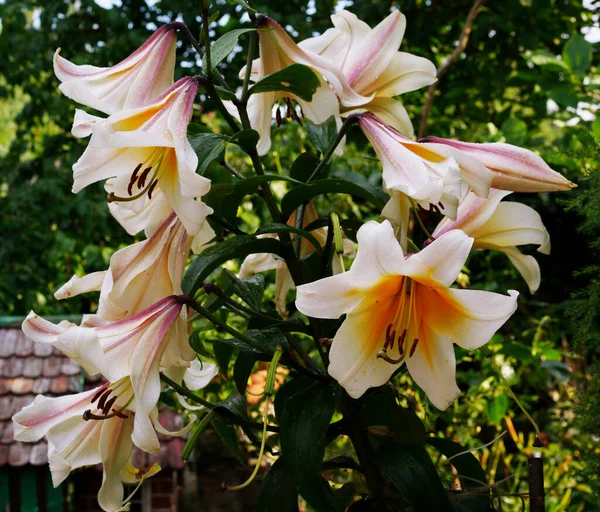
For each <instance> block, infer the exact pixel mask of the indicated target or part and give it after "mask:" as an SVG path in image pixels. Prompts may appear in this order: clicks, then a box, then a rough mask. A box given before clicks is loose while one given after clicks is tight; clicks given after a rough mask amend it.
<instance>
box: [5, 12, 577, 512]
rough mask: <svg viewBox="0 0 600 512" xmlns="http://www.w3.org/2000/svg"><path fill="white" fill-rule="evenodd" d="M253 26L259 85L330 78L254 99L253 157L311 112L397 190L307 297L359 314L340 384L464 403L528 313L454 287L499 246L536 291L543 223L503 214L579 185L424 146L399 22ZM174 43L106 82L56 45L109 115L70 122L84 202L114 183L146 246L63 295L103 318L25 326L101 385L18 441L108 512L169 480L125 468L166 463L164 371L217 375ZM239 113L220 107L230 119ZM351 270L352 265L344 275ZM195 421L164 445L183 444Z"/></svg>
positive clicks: (526, 210) (201, 208) (460, 145)
mask: <svg viewBox="0 0 600 512" xmlns="http://www.w3.org/2000/svg"><path fill="white" fill-rule="evenodd" d="M256 22H257V30H258V37H259V43H260V57H259V58H258V59H256V60H255V61H254V62H251V63H248V65H249V66H251V69H250V70H249V71H248V73H249V76H250V78H251V79H252V80H254V81H259V80H261V79H263V78H264V77H266V76H269V75H271V74H273V73H276V72H278V71H281V70H282V69H284V68H286V67H288V66H291V65H293V64H301V65H304V66H307V67H309V68H310V69H311V70H312V71H313V72H314V73H315V74H316V75H317V77H318V79H319V84H320V86H319V88H318V89H317V91H316V93H315V94H314V95H313V97H312V100H311V101H306V100H305V99H302V98H300V97H298V96H295V95H293V94H291V93H289V92H287V91H285V90H279V91H271V92H262V93H258V94H253V95H251V96H250V99H249V101H248V104H247V120H248V121H249V123H250V125H251V127H252V128H254V129H255V130H256V131H257V132H258V134H259V139H258V144H257V146H256V152H257V155H256V157H257V158H258V156H259V155H264V154H266V153H267V151H268V150H269V148H270V146H271V136H270V131H271V125H272V124H273V119H272V118H273V115H275V119H276V122H277V123H279V122H280V121H281V114H280V111H279V109H280V106H281V105H282V104H283V105H287V108H288V111H291V115H293V116H294V117H296V118H297V119H298V120H299V119H300V116H306V117H307V118H308V119H310V120H311V121H313V122H315V123H321V122H324V121H326V120H327V119H329V118H330V117H331V116H333V117H334V119H335V120H336V124H337V126H338V128H339V127H341V126H342V124H346V123H349V124H350V123H353V122H357V123H358V125H359V127H360V129H361V130H362V132H363V133H364V135H365V136H366V137H367V139H368V140H369V142H370V143H371V145H372V147H373V149H374V151H375V153H376V155H377V157H378V158H379V160H380V162H381V165H382V168H383V187H384V188H385V190H386V191H387V193H388V194H389V196H390V199H389V202H388V203H387V205H386V206H385V208H383V210H382V211H381V212H380V216H379V219H378V220H371V221H369V222H366V223H365V224H364V225H363V226H362V227H361V228H360V229H359V230H358V234H357V241H358V251H357V252H356V253H355V247H354V245H353V244H352V243H351V242H350V241H349V240H347V239H342V237H341V236H339V240H340V243H339V247H338V248H337V251H338V255H339V257H340V259H339V260H334V262H333V264H332V265H331V269H332V274H333V275H332V276H330V277H326V278H323V279H320V280H317V281H314V282H310V283H308V284H302V285H300V286H298V287H297V296H296V308H297V309H298V310H299V311H300V312H301V313H303V314H305V315H307V316H309V317H313V318H323V319H339V318H341V317H345V318H344V320H343V322H342V323H341V326H340V327H339V329H338V330H337V332H336V334H335V336H334V338H333V343H332V345H331V350H330V353H329V366H328V372H329V375H330V376H331V377H332V378H333V379H335V380H336V381H338V382H339V384H340V385H341V386H343V387H344V388H345V390H346V392H347V393H348V394H349V395H350V396H351V397H353V398H358V397H360V396H361V395H363V394H364V393H365V392H366V391H367V389H369V388H371V387H375V386H380V385H383V384H385V383H386V382H388V380H389V379H390V378H391V376H392V375H393V374H394V373H395V372H396V371H397V370H398V368H399V367H400V366H401V365H403V364H404V363H406V365H407V368H408V371H409V373H410V375H411V376H412V378H413V379H414V381H415V382H416V384H418V386H420V388H421V389H422V390H423V391H424V392H425V393H426V394H427V396H428V397H429V399H430V400H431V402H432V403H433V404H434V405H435V406H436V407H438V408H439V409H446V408H447V407H448V406H449V404H450V403H451V402H452V401H453V400H454V399H456V398H457V396H458V395H459V393H460V391H459V389H458V387H457V385H456V378H455V374H456V363H455V355H454V347H453V344H455V343H456V344H457V345H459V346H461V347H463V348H465V349H470V350H472V349H477V348H479V347H481V346H482V345H484V344H485V343H487V342H488V341H489V340H490V338H491V337H492V335H493V334H494V333H495V332H496V331H497V330H498V329H499V328H500V327H501V326H502V325H503V324H504V323H505V322H506V321H507V319H508V318H509V317H510V316H511V315H512V314H513V313H514V311H515V310H516V307H517V296H518V293H517V292H516V291H514V290H509V291H508V294H507V295H503V294H498V293H491V292H486V291H478V290H467V289H456V288H452V287H451V286H452V285H453V283H454V282H455V280H456V278H457V276H458V274H459V273H460V271H461V269H462V268H463V266H464V264H465V262H466V260H467V258H468V256H469V254H470V252H471V250H473V249H488V250H496V251H501V252H504V253H505V254H506V255H507V256H508V258H509V259H510V261H511V262H512V263H513V264H514V266H515V267H516V268H517V270H518V271H519V272H520V273H521V275H522V276H523V278H524V279H525V281H526V283H527V285H528V286H529V289H530V291H531V292H534V291H535V290H536V289H537V288H538V287H539V285H540V279H541V277H540V268H539V265H538V263H537V261H536V260H535V259H534V258H533V257H532V256H529V255H524V254H522V253H521V252H520V251H519V249H517V247H518V246H521V245H526V244H534V245H537V246H538V247H539V249H538V250H539V251H540V252H542V253H545V254H547V253H548V252H549V250H550V242H549V235H548V232H547V231H546V229H545V227H544V225H543V224H542V221H541V219H540V216H539V215H538V214H537V213H536V212H535V211H534V210H533V209H531V208H530V207H528V206H525V205H523V204H520V203H516V202H501V200H502V199H503V198H504V197H506V196H507V195H508V194H510V193H511V192H513V191H514V192H548V191H558V190H568V189H569V188H571V187H573V186H574V185H573V184H572V183H571V182H569V181H568V180H566V179H565V178H564V177H563V176H561V175H560V174H559V173H557V172H555V171H553V170H552V169H551V168H550V167H549V166H548V165H547V164H546V163H545V162H544V161H543V160H542V158H541V157H539V156H538V155H537V154H535V153H533V152H531V151H528V150H525V149H522V148H518V147H515V146H512V145H509V144H504V143H485V144H474V143H466V142H458V141H455V140H448V139H443V138H438V137H426V138H425V139H422V140H418V141H415V140H414V138H413V128H412V123H411V120H410V118H409V116H408V114H407V111H406V110H405V108H404V107H403V106H402V104H401V103H400V101H398V99H397V98H396V97H397V96H399V95H401V94H403V93H405V92H409V91H414V90H416V89H419V88H421V87H424V86H427V85H430V84H432V83H433V82H435V80H436V68H435V66H434V65H433V63H432V62H430V61H429V60H427V59H426V58H423V57H419V56H415V55H412V54H409V53H405V52H401V51H399V50H398V49H399V46H400V44H401V42H402V38H403V35H404V30H405V26H406V20H405V17H404V15H402V14H401V13H400V12H399V11H394V12H393V13H391V14H390V15H389V16H388V17H387V18H386V19H385V20H383V21H382V22H381V23H380V24H379V25H377V27H375V28H374V29H371V28H370V27H369V26H368V25H367V24H365V23H364V22H362V21H361V20H359V19H358V18H357V17H356V16H355V15H353V14H352V13H350V12H348V11H341V12H339V13H337V14H335V15H334V16H332V22H333V28H331V29H329V30H327V31H326V32H325V33H324V34H322V35H320V36H318V37H313V38H310V39H307V40H305V41H302V42H300V43H298V44H296V43H295V42H294V41H293V40H292V39H291V38H290V37H289V35H288V34H287V33H286V32H285V30H284V29H283V28H282V27H281V26H280V25H279V24H278V23H277V22H275V21H274V20H272V19H270V18H268V17H265V16H258V18H256ZM175 45H176V30H175V25H165V26H163V27H161V28H159V29H158V30H157V31H156V32H155V33H154V34H153V35H152V37H150V39H149V40H148V41H147V42H146V43H145V44H144V45H143V46H142V47H140V48H139V49H138V50H137V51H135V52H134V53H133V54H131V55H130V56H129V57H127V58H126V59H125V60H123V61H122V62H120V63H118V64H116V65H115V66H112V67H109V68H97V67H93V66H88V65H83V66H78V65H75V64H72V63H71V62H69V61H67V60H65V59H64V58H63V57H61V56H60V55H59V52H58V51H57V52H56V55H55V59H54V69H55V73H56V76H57V77H58V78H59V80H60V81H61V82H62V83H61V85H60V90H61V91H62V92H63V93H64V94H65V95H66V96H68V97H69V98H71V99H73V100H75V101H77V102H78V103H80V104H82V105H85V106H88V107H91V108H93V109H95V110H98V111H100V112H103V113H105V114H106V115H107V117H98V116H94V115H90V114H88V113H86V112H85V111H83V110H77V111H76V114H75V120H74V123H73V129H72V132H73V135H74V136H75V137H90V140H89V144H88V147H87V149H86V150H85V152H84V153H83V155H82V156H81V158H80V159H79V160H78V161H77V163H76V164H75V165H74V166H73V174H74V183H73V192H74V193H77V192H79V191H80V190H81V189H83V188H84V187H86V186H88V185H90V184H92V183H95V182H98V181H101V180H107V181H106V182H105V184H104V187H105V189H106V191H107V192H108V208H109V209H110V212H111V213H112V215H113V216H114V217H115V219H116V220H117V221H118V222H119V223H120V224H121V225H122V226H123V228H124V229H125V230H126V231H127V232H128V233H129V234H131V235H136V234H138V233H141V232H143V233H144V236H145V239H144V240H143V241H140V242H137V243H134V244H132V245H130V246H128V247H125V248H123V249H121V250H119V251H117V252H115V253H114V255H113V256H112V258H111V260H110V265H109V268H108V269H107V270H106V271H103V272H96V273H92V274H89V275H85V276H83V277H78V276H74V277H73V278H72V279H71V280H70V281H69V282H68V283H66V284H65V285H63V286H62V287H61V288H60V289H59V290H58V291H57V292H56V298H57V299H65V298H68V297H72V296H74V295H78V294H81V293H87V292H99V294H100V295H99V301H98V304H99V306H98V310H97V311H96V313H94V314H91V315H86V316H84V318H83V320H82V322H81V324H80V325H74V324H71V323H69V322H61V323H60V324H58V325H55V324H52V323H50V322H48V321H46V320H44V319H42V318H40V317H38V316H37V315H36V314H35V313H33V312H32V313H31V314H30V315H29V316H28V317H27V319H26V320H25V322H24V324H23V330H24V331H25V333H26V334H27V335H28V336H29V337H30V338H32V339H34V340H35V341H37V342H40V343H49V344H52V345H54V346H55V347H57V348H58V349H60V350H62V351H63V352H64V353H65V354H67V355H68V356H69V357H72V358H73V359H75V360H76V361H77V362H79V363H80V364H81V366H82V367H83V368H85V369H86V370H87V371H88V372H90V373H91V374H101V375H102V376H103V377H104V378H105V380H106V382H105V383H103V384H102V385H101V386H99V387H97V388H96V389H92V390H90V391H85V392H82V393H80V394H78V395H72V396H66V397H60V398H46V397H43V396H38V397H37V398H36V400H35V402H34V403H33V404H32V405H30V406H29V407H26V408H25V409H24V410H22V411H21V412H19V413H18V414H17V415H15V417H14V422H15V438H16V439H18V440H23V441H36V440H38V439H40V438H41V437H42V436H44V435H45V436H47V438H48V441H49V443H48V446H49V461H50V469H51V471H52V475H53V480H54V484H55V485H58V484H59V483H60V482H62V481H63V480H64V479H65V478H66V476H67V475H68V473H69V471H71V470H72V469H74V468H78V467H82V466H86V465H90V464H97V463H102V464H103V468H104V479H103V484H102V489H101V490H100V493H99V495H98V499H99V503H100V506H101V507H102V508H103V509H104V510H109V511H112V510H120V509H121V508H122V507H124V506H126V501H127V500H124V491H123V483H131V482H134V481H140V480H142V479H143V478H144V477H147V476H149V475H150V474H153V473H154V472H156V470H157V469H158V468H149V469H148V468H145V469H144V468H133V466H132V465H131V462H130V456H131V450H132V448H133V446H134V445H136V446H138V447H139V448H141V449H142V450H145V451H147V452H153V451H157V450H158V449H159V442H158V438H157V434H156V433H157V432H160V433H167V432H166V431H165V430H164V428H163V427H162V426H161V425H160V423H159V422H158V411H157V403H158V400H159V396H160V391H161V384H160V372H163V373H165V374H166V375H168V376H169V377H170V378H171V379H172V380H173V381H175V382H176V383H181V382H182V381H185V383H186V384H187V386H188V387H189V388H191V389H198V388H200V387H202V386H204V385H206V383H207V382H208V381H210V379H211V378H212V377H214V375H215V373H216V370H215V369H214V367H213V366H211V365H209V364H206V363H204V365H201V364H200V362H199V361H198V360H197V355H196V353H195V352H194V351H193V350H192V348H191V347H190V345H189V343H188V336H189V329H188V324H189V318H188V311H187V307H186V305H185V304H186V298H184V297H183V296H182V290H181V280H182V275H183V271H184V269H185V267H186V264H187V261H188V257H189V256H190V253H191V252H193V253H195V254H198V253H199V252H200V251H202V250H203V248H205V247H206V246H207V245H209V244H210V243H211V242H212V240H213V238H214V232H213V231H212V229H211V227H210V226H209V224H208V223H207V221H206V219H207V217H208V216H209V215H211V214H212V213H213V211H212V209H211V208H210V207H209V206H207V205H206V204H204V203H203V202H202V197H203V196H205V195H206V194H207V193H208V191H209V189H210V181H209V180H208V179H207V178H205V177H203V176H200V175H199V174H197V173H196V170H197V168H198V157H197V155H196V153H195V152H194V150H193V149H192V147H191V144H190V142H189V141H188V138H187V128H188V124H189V122H190V119H191V116H192V111H193V105H194V101H195V98H196V96H197V92H198V80H197V79H196V78H195V77H184V78H182V79H180V80H179V81H177V82H175V83H173V75H174V65H175ZM245 74H246V71H245V70H242V75H245ZM238 104H239V101H238ZM238 104H236V103H235V102H231V103H230V104H229V105H227V106H226V108H227V109H228V110H230V111H231V113H233V109H234V107H237V106H238ZM240 117H241V115H240ZM338 142H339V144H338V145H337V146H335V147H332V148H331V153H334V151H335V152H336V153H337V154H342V153H343V141H342V140H341V138H340V141H338ZM329 156H330V155H329ZM329 156H327V158H329ZM423 212H431V213H433V214H435V215H437V216H438V219H439V223H438V224H437V227H435V229H434V230H432V233H429V232H428V231H427V230H426V229H425V227H424V223H423V219H422V215H423ZM295 215H296V214H295ZM295 215H293V216H292V217H291V218H290V219H289V221H288V223H289V224H290V226H291V227H295V228H297V229H302V228H306V227H307V226H308V225H310V224H313V223H314V222H315V221H317V220H318V213H317V211H316V209H315V207H314V205H313V204H312V203H307V204H306V205H305V206H304V207H303V208H302V216H303V217H302V219H301V220H300V222H298V221H297V219H296V217H295ZM273 220H274V221H275V222H278V221H279V219H273ZM321 225H322V224H321ZM415 225H421V226H423V228H424V234H425V235H426V236H425V238H426V241H425V243H424V244H423V248H422V249H419V247H418V246H417V245H416V244H415V243H414V241H413V240H412V238H413V237H412V230H413V228H414V226H415ZM328 229H332V227H331V226H330V227H329V228H328ZM334 236H337V234H336V235H334ZM330 238H331V232H329V231H328V230H327V229H326V228H322V227H321V228H317V229H313V232H312V240H315V241H316V242H318V244H319V246H320V247H317V246H316V245H313V243H312V242H309V241H307V240H303V241H302V242H301V243H300V244H299V247H298V248H297V251H296V252H297V257H298V258H303V257H306V256H308V255H310V254H311V253H313V252H314V251H315V250H318V249H321V248H322V247H324V246H326V245H327V240H328V239H330ZM342 256H345V257H346V258H354V257H355V259H354V261H353V263H352V266H351V268H350V270H349V271H348V272H345V269H344V262H343V259H342ZM270 269H276V271H277V277H276V306H277V311H278V312H279V313H280V315H281V316H282V317H284V318H286V317H287V316H288V315H289V312H288V310H287V307H286V297H287V295H288V292H289V291H290V290H291V288H292V287H293V285H294V280H293V278H292V274H291V273H290V270H289V269H288V261H287V260H284V259H280V258H279V257H274V256H273V255H270V254H268V255H267V254H253V255H252V256H250V257H248V258H247V259H246V260H245V261H244V263H243V264H242V267H241V271H240V277H247V276H250V275H252V274H254V273H256V272H262V271H265V270H270ZM182 403H184V405H187V404H186V403H185V401H183V399H182ZM190 425H191V422H190V423H189V424H188V425H187V426H186V427H185V428H184V429H183V430H182V431H179V432H173V433H169V434H171V435H182V434H184V433H185V432H186V431H187V430H188V429H189V428H190Z"/></svg>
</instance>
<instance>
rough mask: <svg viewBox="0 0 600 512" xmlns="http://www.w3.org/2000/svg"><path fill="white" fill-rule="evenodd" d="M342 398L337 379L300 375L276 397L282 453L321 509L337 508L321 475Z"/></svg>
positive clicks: (301, 488) (302, 490)
mask: <svg viewBox="0 0 600 512" xmlns="http://www.w3.org/2000/svg"><path fill="white" fill-rule="evenodd" d="M340 397H341V388H340V387H339V386H338V384H337V383H336V382H321V381H313V380H312V379H309V378H306V377H300V378H296V379H293V380H291V381H288V382H287V383H286V384H285V385H284V386H283V387H282V388H281V389H280V390H279V391H278V393H277V396H276V398H275V415H276V417H277V423H278V424H279V426H280V428H281V434H280V440H281V452H282V454H283V456H284V457H285V459H286V464H287V465H288V471H289V472H290V474H291V475H292V476H293V478H294V479H295V480H296V483H297V485H298V490H299V491H300V495H301V496H302V497H303V498H304V499H305V500H306V501H307V502H308V503H309V504H310V505H311V506H312V507H313V508H315V509H316V510H317V511H318V512H321V511H323V512H331V511H335V510H337V509H338V505H337V504H336V500H335V497H334V495H333V492H332V490H331V488H330V487H329V484H328V483H327V481H326V480H325V479H323V477H322V476H321V462H322V461H323V456H324V454H325V434H326V432H327V428H328V427H329V423H330V422H331V418H332V416H333V413H334V412H335V410H336V407H337V405H338V402H339V399H340Z"/></svg>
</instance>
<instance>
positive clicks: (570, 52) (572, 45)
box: [563, 34, 592, 76]
mask: <svg viewBox="0 0 600 512" xmlns="http://www.w3.org/2000/svg"><path fill="white" fill-rule="evenodd" d="M563 59H564V61H565V63H566V64H567V66H569V68H571V71H573V73H575V74H576V75H577V76H585V74H586V73H587V70H588V69H589V67H590V63H591V61H592V45H591V44H590V43H588V42H587V41H586V40H585V38H584V37H583V36H580V35H578V34H577V35H573V36H571V37H570V38H569V40H568V41H567V44H566V45H565V47H564V49H563Z"/></svg>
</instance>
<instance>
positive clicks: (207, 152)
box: [190, 133, 229, 174]
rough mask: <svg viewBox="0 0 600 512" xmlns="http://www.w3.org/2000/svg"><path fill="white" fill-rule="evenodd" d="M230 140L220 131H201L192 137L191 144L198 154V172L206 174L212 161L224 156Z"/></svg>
mask: <svg viewBox="0 0 600 512" xmlns="http://www.w3.org/2000/svg"><path fill="white" fill-rule="evenodd" d="M228 140H229V137H227V136H226V135H220V134H218V133H199V134H197V135H193V136H191V137H190V144H191V145H192V148H193V150H194V152H195V153H196V154H197V155H198V169H197V172H198V174H204V172H205V171H206V169H207V167H208V166H209V165H210V164H211V163H212V162H214V161H215V160H218V159H220V158H221V157H222V156H223V154H224V152H225V148H226V147H227V141H228Z"/></svg>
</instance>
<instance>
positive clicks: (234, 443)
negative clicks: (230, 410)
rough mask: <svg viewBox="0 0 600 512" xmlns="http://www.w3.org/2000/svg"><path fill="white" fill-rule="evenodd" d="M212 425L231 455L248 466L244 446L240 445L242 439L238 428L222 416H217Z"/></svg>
mask: <svg viewBox="0 0 600 512" xmlns="http://www.w3.org/2000/svg"><path fill="white" fill-rule="evenodd" d="M212 426H213V428H214V429H215V432H216V433H217V435H218V436H219V437H220V438H221V440H222V441H223V444H224V445H225V447H226V448H227V449H228V450H229V452H230V453H231V455H233V456H234V457H235V458H236V459H237V461H238V462H239V463H240V464H243V465H244V466H246V465H247V464H246V460H245V459H246V457H245V453H244V451H243V450H242V447H241V446H240V441H239V439H238V436H237V429H236V428H235V427H234V426H233V425H229V424H228V423H225V422H224V421H223V420H222V419H221V418H215V419H214V420H212Z"/></svg>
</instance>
